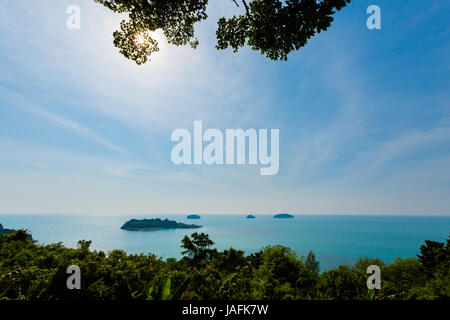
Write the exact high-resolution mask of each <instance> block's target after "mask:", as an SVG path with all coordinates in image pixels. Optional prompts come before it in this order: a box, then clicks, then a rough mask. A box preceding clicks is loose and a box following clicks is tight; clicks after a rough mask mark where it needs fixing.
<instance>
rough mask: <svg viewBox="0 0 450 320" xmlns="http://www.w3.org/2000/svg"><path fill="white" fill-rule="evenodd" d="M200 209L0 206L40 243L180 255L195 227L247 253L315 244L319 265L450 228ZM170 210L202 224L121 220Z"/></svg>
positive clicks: (406, 249)
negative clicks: (135, 225)
mask: <svg viewBox="0 0 450 320" xmlns="http://www.w3.org/2000/svg"><path fill="white" fill-rule="evenodd" d="M253 215H254V216H255V217H256V218H255V219H246V214H242V215H237V214H229V215H225V214H222V215H212V214H211V215H201V219H199V220H189V219H187V217H186V215H175V214H174V215H164V214H162V215H155V214H151V215H150V214H149V215H123V216H100V215H99V216H96V215H66V214H0V223H1V224H3V227H4V228H8V229H27V230H29V231H30V232H31V234H32V236H33V239H35V240H37V243H38V244H51V243H57V242H62V243H63V244H64V245H65V246H67V247H72V248H76V247H77V243H78V241H79V240H92V245H91V249H93V250H102V251H104V252H108V251H111V250H113V249H122V250H125V251H126V252H127V253H130V254H139V253H144V254H148V253H152V254H155V255H157V256H159V257H161V258H163V259H167V258H171V257H173V258H177V259H179V258H181V257H182V255H181V251H182V248H181V247H180V245H181V239H183V237H184V236H185V235H190V234H192V233H194V232H204V233H207V234H208V235H209V237H210V239H211V240H212V241H214V243H215V245H214V247H215V248H217V249H219V250H224V249H228V248H230V247H233V248H235V249H240V250H242V251H244V252H245V253H246V254H250V253H253V252H256V251H259V250H261V249H262V248H264V247H265V246H269V245H271V246H273V245H283V246H287V247H290V248H291V249H293V250H294V251H295V252H296V253H297V256H298V257H300V256H306V255H307V254H308V252H309V251H313V252H314V254H315V255H316V258H317V260H318V261H319V262H320V267H321V270H329V269H331V268H335V267H337V266H339V265H343V264H349V265H352V264H353V263H354V262H355V261H356V260H357V259H358V258H359V257H369V258H380V259H382V260H383V261H385V262H391V261H393V260H394V259H395V258H397V257H402V258H408V257H414V256H416V255H417V254H418V253H419V252H420V251H419V249H420V246H421V245H422V244H424V242H425V240H433V241H440V242H445V241H446V240H447V238H448V236H449V235H450V216H392V215H376V216H375V215H373V216H355V215H294V218H292V219H274V218H273V216H271V215H263V214H261V215H258V214H253ZM133 218H136V219H142V218H148V219H150V218H162V219H165V218H168V219H170V220H175V221H177V222H184V223H190V224H197V225H201V226H202V228H201V229H176V230H159V231H125V230H121V229H120V227H121V226H122V225H123V224H124V223H125V222H126V221H127V220H129V219H133Z"/></svg>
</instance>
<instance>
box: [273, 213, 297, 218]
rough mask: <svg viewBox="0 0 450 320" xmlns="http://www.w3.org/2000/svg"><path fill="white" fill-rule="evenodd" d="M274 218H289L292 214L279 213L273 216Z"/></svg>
mask: <svg viewBox="0 0 450 320" xmlns="http://www.w3.org/2000/svg"><path fill="white" fill-rule="evenodd" d="M273 217H274V218H275V219H291V218H293V217H294V216H293V215H290V214H287V213H279V214H276V215H274V216H273Z"/></svg>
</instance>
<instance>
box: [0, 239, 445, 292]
mask: <svg viewBox="0 0 450 320" xmlns="http://www.w3.org/2000/svg"><path fill="white" fill-rule="evenodd" d="M90 245H91V241H85V240H82V241H79V243H78V248H77V249H73V248H67V247H64V246H63V245H62V244H61V243H56V244H51V245H39V244H36V243H34V242H33V241H31V240H30V235H29V234H28V233H27V232H26V231H24V230H18V231H15V232H13V233H11V234H6V235H2V236H0V299H2V300H10V299H14V300H16V299H21V300H22V299H23V300H29V299H32V300H72V299H83V300H129V299H183V300H196V299H209V300H215V299H221V300H229V299H243V300H246V299H276V300H277V299H326V300H328V299H339V300H348V299H390V300H403V299H449V298H450V274H449V270H450V238H448V239H447V241H446V243H441V242H434V241H425V244H424V245H422V246H421V248H420V254H419V255H418V257H417V258H416V257H411V258H407V259H402V258H398V259H396V260H395V261H393V262H392V263H384V262H382V261H381V260H379V259H369V258H360V259H359V260H358V261H357V262H356V263H355V264H354V265H353V266H349V265H342V266H339V267H338V268H336V269H331V270H325V271H324V272H322V273H320V272H319V263H318V262H317V261H316V259H315V257H314V254H313V253H312V252H310V253H309V254H308V256H307V257H306V258H305V257H300V258H298V257H296V255H295V253H294V252H293V251H292V250H291V249H289V248H286V247H282V246H271V247H265V248H264V249H262V250H261V251H259V252H257V253H254V254H250V255H245V254H244V252H243V251H240V250H237V249H234V248H230V249H228V250H224V251H218V250H217V249H215V248H213V245H214V242H213V241H211V240H210V239H209V237H208V235H206V234H204V233H200V234H199V233H193V234H192V235H191V236H190V237H188V236H185V237H184V239H182V244H181V248H182V249H183V251H182V253H183V255H184V257H183V258H182V259H180V260H176V259H174V258H169V259H167V260H165V261H164V260H162V259H161V258H159V257H157V256H155V255H153V254H139V255H135V254H132V255H129V254H127V253H126V252H124V251H122V250H113V251H111V252H109V253H108V254H106V253H104V252H102V251H92V250H90ZM373 264H375V265H377V266H379V267H380V268H381V278H382V280H381V289H380V290H368V289H367V286H366V280H367V278H368V276H369V275H368V274H367V273H366V270H367V267H368V266H369V265H373ZM70 265H77V266H79V267H80V270H81V281H82V286H81V290H68V289H67V286H66V281H67V278H68V276H69V275H68V274H67V273H66V270H67V267H68V266H70Z"/></svg>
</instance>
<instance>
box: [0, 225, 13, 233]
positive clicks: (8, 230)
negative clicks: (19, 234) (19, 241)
mask: <svg viewBox="0 0 450 320" xmlns="http://www.w3.org/2000/svg"><path fill="white" fill-rule="evenodd" d="M14 231H15V230H13V229H5V228H3V225H2V224H1V223H0V235H2V234H8V233H13V232H14Z"/></svg>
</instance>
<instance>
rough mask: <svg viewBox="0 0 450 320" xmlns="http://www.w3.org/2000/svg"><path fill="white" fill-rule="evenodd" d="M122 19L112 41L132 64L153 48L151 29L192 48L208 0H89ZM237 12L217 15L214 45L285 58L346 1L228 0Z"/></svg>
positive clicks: (155, 45) (155, 44)
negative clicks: (235, 7) (250, 50)
mask: <svg viewBox="0 0 450 320" xmlns="http://www.w3.org/2000/svg"><path fill="white" fill-rule="evenodd" d="M94 1H95V2H98V3H100V4H102V5H104V6H105V7H106V8H108V9H110V10H112V11H114V12H116V13H121V14H128V18H127V19H126V20H123V21H122V22H121V23H120V30H117V31H115V32H114V33H113V36H114V45H115V46H116V47H117V48H118V49H119V50H120V53H121V54H122V55H124V56H125V57H126V58H128V59H131V60H133V61H135V62H136V63H137V64H138V65H141V64H144V63H146V62H147V61H148V60H149V58H150V56H151V55H152V54H153V53H155V52H157V51H159V47H158V42H157V41H156V40H155V39H154V38H153V37H152V34H151V32H153V31H156V30H158V29H161V30H162V31H163V33H164V35H165V37H166V39H167V41H168V43H170V44H174V45H176V46H180V45H187V44H189V45H190V46H191V47H192V48H196V47H197V46H198V44H199V41H198V39H197V38H196V37H195V28H194V26H195V24H196V23H197V22H200V21H202V20H206V19H207V18H208V16H207V14H206V8H207V5H208V0H170V1H167V0H94ZM228 1H230V5H236V6H238V7H239V8H242V13H241V14H240V15H234V16H233V17H231V18H226V17H222V18H220V19H219V21H218V27H217V31H216V37H217V45H216V48H217V49H218V50H224V49H227V48H232V49H233V50H234V52H237V51H238V50H239V49H240V48H242V47H244V46H246V45H247V46H249V47H251V48H252V49H253V50H257V51H260V52H261V54H264V55H266V57H267V58H269V59H272V60H287V56H288V54H289V53H290V52H292V51H295V50H299V49H300V48H302V47H304V46H305V45H306V44H307V43H308V40H309V39H310V38H311V37H313V36H314V35H315V34H317V33H320V32H321V31H325V30H327V29H328V28H329V27H330V26H331V23H332V22H333V20H334V19H333V15H334V14H335V13H336V12H337V11H339V10H341V9H342V8H344V7H345V6H346V5H347V3H349V2H350V0H228Z"/></svg>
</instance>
